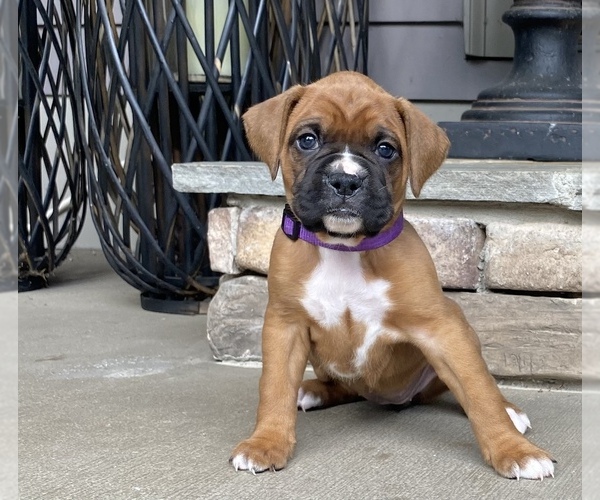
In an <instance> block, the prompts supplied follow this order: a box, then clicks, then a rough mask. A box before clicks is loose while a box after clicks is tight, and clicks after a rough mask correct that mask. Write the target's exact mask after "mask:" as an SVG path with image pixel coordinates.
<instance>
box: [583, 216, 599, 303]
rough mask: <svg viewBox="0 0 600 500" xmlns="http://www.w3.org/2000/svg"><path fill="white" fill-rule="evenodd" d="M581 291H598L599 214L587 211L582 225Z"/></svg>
mask: <svg viewBox="0 0 600 500" xmlns="http://www.w3.org/2000/svg"><path fill="white" fill-rule="evenodd" d="M581 234H582V238H583V248H582V261H581V265H582V273H583V291H584V292H585V293H596V294H597V293H600V251H599V250H600V214H598V213H594V214H593V215H592V214H591V213H590V212H588V213H587V214H586V216H585V222H584V223H583V226H582V232H581Z"/></svg>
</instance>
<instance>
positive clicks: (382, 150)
mask: <svg viewBox="0 0 600 500" xmlns="http://www.w3.org/2000/svg"><path fill="white" fill-rule="evenodd" d="M375 151H376V153H377V154H378V155H379V156H381V157H382V158H384V159H386V160H389V159H391V158H392V157H393V156H394V155H395V154H396V149H395V148H394V146H392V145H391V144H390V143H389V142H380V143H379V144H378V145H377V149H376V150H375Z"/></svg>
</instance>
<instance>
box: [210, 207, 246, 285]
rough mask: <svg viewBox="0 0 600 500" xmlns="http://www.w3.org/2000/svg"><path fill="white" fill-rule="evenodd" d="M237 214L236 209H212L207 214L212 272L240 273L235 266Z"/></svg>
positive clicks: (238, 210) (237, 210)
mask: <svg viewBox="0 0 600 500" xmlns="http://www.w3.org/2000/svg"><path fill="white" fill-rule="evenodd" d="M239 214H240V209H239V208H237V207H228V208H214V209H212V210H211V211H210V212H209V213H208V232H207V233H208V234H207V239H208V254H209V258H210V267H211V269H212V270H213V271H217V272H220V273H229V274H238V273H240V272H241V271H240V269H239V268H238V267H237V266H236V264H235V252H236V247H237V232H238V218H239Z"/></svg>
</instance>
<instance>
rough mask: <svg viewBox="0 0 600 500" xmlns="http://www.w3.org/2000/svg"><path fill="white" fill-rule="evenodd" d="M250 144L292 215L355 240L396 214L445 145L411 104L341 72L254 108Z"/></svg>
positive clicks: (325, 235)
mask: <svg viewBox="0 0 600 500" xmlns="http://www.w3.org/2000/svg"><path fill="white" fill-rule="evenodd" d="M243 119H244V125H245V127H246V133H247V136H248V139H249V142H250V146H251V147H252V149H253V151H254V152H255V153H256V154H257V156H258V157H259V158H260V159H261V160H262V161H264V162H265V163H267V165H268V166H269V168H270V170H271V174H272V176H273V178H275V176H276V174H277V170H278V168H279V167H281V169H282V173H283V180H284V185H285V190H286V197H287V201H288V203H289V204H290V206H291V207H292V210H293V211H294V213H295V215H296V216H297V217H298V218H299V219H300V221H301V222H302V224H303V225H304V226H305V227H306V228H307V229H309V230H311V231H313V232H315V233H317V234H318V235H319V236H320V237H321V238H322V239H325V240H328V239H331V237H334V238H338V239H339V238H342V239H352V240H353V241H354V242H357V241H360V239H362V237H364V236H372V235H375V234H377V233H378V232H379V231H381V230H382V229H383V228H385V227H386V226H387V225H388V224H389V223H391V222H392V221H393V220H394V219H395V217H396V216H397V215H398V213H399V212H400V210H401V207H402V204H403V202H404V197H405V188H406V183H407V180H408V179H409V178H410V181H411V187H412V190H413V192H414V193H415V196H418V194H419V191H420V189H421V187H422V186H423V183H424V182H425V180H427V178H429V176H430V175H431V174H433V172H434V171H435V170H436V169H437V168H438V167H439V166H440V165H441V163H442V162H443V160H444V158H445V154H446V151H447V148H448V140H447V138H446V136H445V134H444V133H443V131H442V130H441V129H439V128H438V127H437V126H436V125H435V124H433V123H432V122H431V121H429V119H427V118H426V117H425V116H424V115H423V114H422V113H421V112H419V111H418V110H417V109H416V108H415V107H414V106H412V105H411V104H410V103H409V102H408V101H405V100H403V99H396V98H394V97H392V96H391V95H390V94H388V93H386V92H385V91H384V90H383V89H381V88H380V87H379V86H377V85H376V84H375V83H374V82H373V81H372V80H370V79H369V78H367V77H365V76H363V75H360V74H358V73H351V72H340V73H335V74H333V75H331V76H329V77H326V78H324V79H322V80H320V81H318V82H316V83H314V84H311V85H308V86H306V87H301V86H296V87H292V88H291V89H289V90H288V91H286V92H284V93H283V94H281V95H279V96H277V97H274V98H272V99H269V100H268V101H265V102H263V103H261V104H258V105H256V106H254V107H252V108H251V109H250V110H248V112H247V113H246V114H245V115H244V117H243Z"/></svg>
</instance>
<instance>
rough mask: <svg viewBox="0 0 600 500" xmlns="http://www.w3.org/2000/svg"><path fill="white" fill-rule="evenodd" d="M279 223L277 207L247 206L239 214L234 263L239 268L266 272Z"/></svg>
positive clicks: (279, 213) (278, 209)
mask: <svg viewBox="0 0 600 500" xmlns="http://www.w3.org/2000/svg"><path fill="white" fill-rule="evenodd" d="M280 225H281V209H280V208H278V207H248V208H244V209H243V210H242V212H241V214H240V219H239V226H238V235H237V252H236V256H235V263H236V265H237V266H238V267H239V268H241V269H248V270H250V271H255V272H257V273H262V274H267V272H268V270H269V260H270V256H271V247H272V246H273V239H274V238H275V233H276V232H277V229H278V228H279V226H280Z"/></svg>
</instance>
